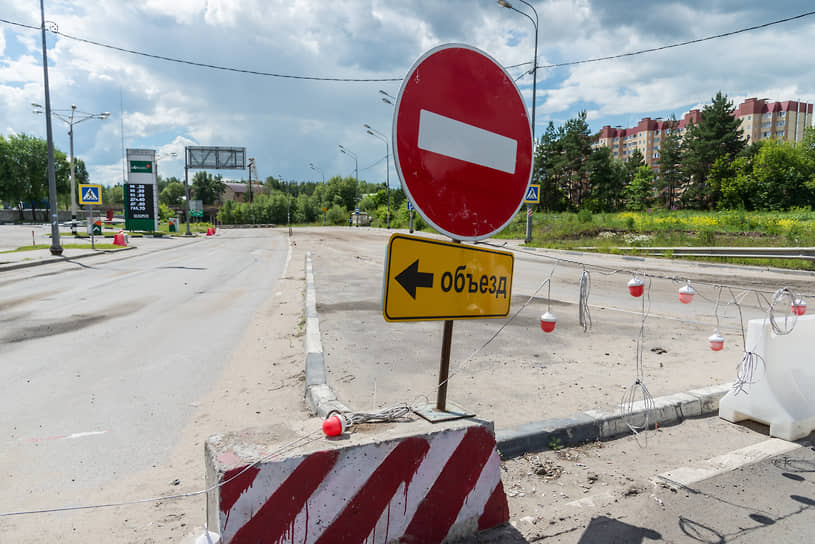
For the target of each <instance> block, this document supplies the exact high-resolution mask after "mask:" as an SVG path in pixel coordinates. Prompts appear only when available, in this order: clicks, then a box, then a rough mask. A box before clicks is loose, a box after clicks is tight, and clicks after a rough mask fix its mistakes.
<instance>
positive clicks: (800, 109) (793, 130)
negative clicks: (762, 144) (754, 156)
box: [734, 98, 812, 143]
mask: <svg viewBox="0 0 815 544" xmlns="http://www.w3.org/2000/svg"><path fill="white" fill-rule="evenodd" d="M734 115H735V116H736V117H737V118H739V119H740V120H741V129H742V130H743V131H744V137H745V138H746V139H747V141H748V142H757V141H759V140H766V139H768V138H775V139H776V140H784V141H787V142H796V143H797V142H800V141H801V139H802V138H803V137H804V129H805V128H806V127H811V126H812V104H806V103H804V102H796V101H793V100H787V101H786V102H767V101H766V100H763V99H762V100H758V99H756V98H748V99H747V100H745V101H744V102H742V103H741V104H739V107H738V108H736V111H735V113H734Z"/></svg>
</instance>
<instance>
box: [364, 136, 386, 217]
mask: <svg viewBox="0 0 815 544" xmlns="http://www.w3.org/2000/svg"><path fill="white" fill-rule="evenodd" d="M362 126H363V127H365V128H366V129H368V130H367V132H368V134H370V135H371V136H374V137H375V138H379V139H380V140H382V141H383V142H384V143H385V180H386V181H385V193H386V194H387V195H388V228H389V229H390V228H391V173H390V169H391V167H390V162H389V158H390V146H389V145H388V139H387V138H386V137H385V135H384V134H382V133H381V132H379V131H378V130H376V129H375V128H373V127H372V126H371V125H369V124H367V123H366V124H364V125H362Z"/></svg>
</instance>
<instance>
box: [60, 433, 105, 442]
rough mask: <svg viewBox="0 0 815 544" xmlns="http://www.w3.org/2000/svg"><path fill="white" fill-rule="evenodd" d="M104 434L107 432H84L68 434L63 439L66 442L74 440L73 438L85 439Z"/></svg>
mask: <svg viewBox="0 0 815 544" xmlns="http://www.w3.org/2000/svg"><path fill="white" fill-rule="evenodd" d="M105 433H107V431H88V432H84V433H73V434H69V435H68V436H66V437H65V439H66V440H71V439H74V438H85V437H86V436H96V435H98V434H105Z"/></svg>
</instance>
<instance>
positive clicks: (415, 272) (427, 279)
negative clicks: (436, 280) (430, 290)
mask: <svg viewBox="0 0 815 544" xmlns="http://www.w3.org/2000/svg"><path fill="white" fill-rule="evenodd" d="M396 281H398V282H399V285H401V286H402V287H404V289H405V291H407V292H408V294H409V295H410V296H411V297H413V299H414V300H416V288H417V287H433V274H432V273H430V272H419V259H416V260H415V261H413V264H411V265H410V266H408V267H407V268H405V269H404V270H402V271H401V272H399V274H398V275H397V276H396Z"/></svg>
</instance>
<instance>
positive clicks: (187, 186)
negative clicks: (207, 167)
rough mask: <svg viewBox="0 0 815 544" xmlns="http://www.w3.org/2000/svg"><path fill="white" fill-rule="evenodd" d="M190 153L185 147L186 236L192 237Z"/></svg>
mask: <svg viewBox="0 0 815 544" xmlns="http://www.w3.org/2000/svg"><path fill="white" fill-rule="evenodd" d="M189 156H190V152H189V150H188V149H187V146H184V219H186V220H187V232H186V234H185V236H192V234H191V233H190V173H189V172H190V167H189V162H188V160H187V159H188V158H189Z"/></svg>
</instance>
